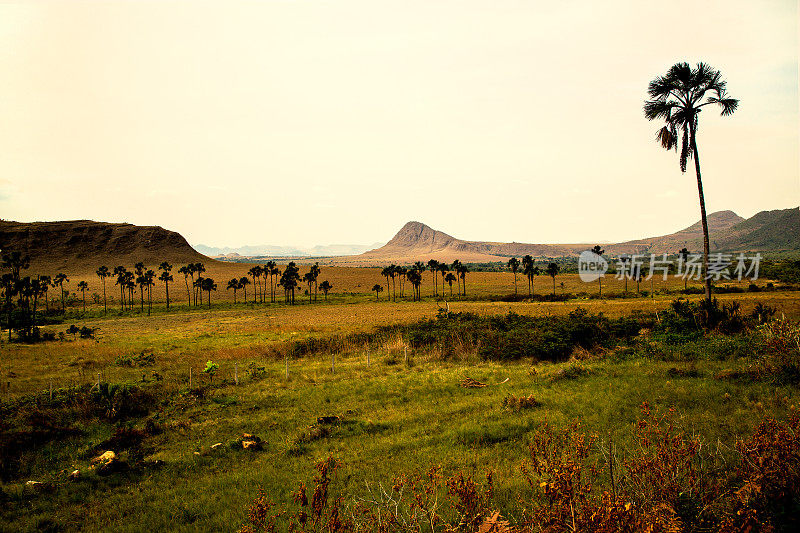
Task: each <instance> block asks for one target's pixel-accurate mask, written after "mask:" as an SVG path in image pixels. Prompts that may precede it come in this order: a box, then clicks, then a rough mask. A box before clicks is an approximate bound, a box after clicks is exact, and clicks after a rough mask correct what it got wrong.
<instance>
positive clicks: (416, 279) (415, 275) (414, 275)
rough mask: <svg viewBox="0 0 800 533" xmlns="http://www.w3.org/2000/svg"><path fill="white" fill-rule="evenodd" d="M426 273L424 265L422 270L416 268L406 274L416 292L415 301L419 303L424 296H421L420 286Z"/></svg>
mask: <svg viewBox="0 0 800 533" xmlns="http://www.w3.org/2000/svg"><path fill="white" fill-rule="evenodd" d="M424 271H425V265H422V270H420V269H419V268H417V267H416V265H415V266H414V268H411V269H409V270H408V272H406V277H407V278H408V281H409V283H411V286H412V287H413V291H414V298H413V299H414V300H416V301H419V300H420V299H421V298H422V294H420V285H422V273H423V272H424Z"/></svg>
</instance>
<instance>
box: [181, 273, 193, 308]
mask: <svg viewBox="0 0 800 533" xmlns="http://www.w3.org/2000/svg"><path fill="white" fill-rule="evenodd" d="M189 273H190V268H189V265H184V266H182V267H180V268H179V269H178V274H183V282H184V283H185V284H186V297H187V299H188V300H189V307H191V306H192V293H191V291H190V290H189Z"/></svg>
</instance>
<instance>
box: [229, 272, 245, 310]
mask: <svg viewBox="0 0 800 533" xmlns="http://www.w3.org/2000/svg"><path fill="white" fill-rule="evenodd" d="M244 279H247V278H244ZM241 288H242V286H241V284H240V283H239V280H238V279H236V278H231V279H230V281H228V286H227V287H226V289H228V290H233V303H234V304H235V303H236V291H238V290H239V289H241ZM244 301H245V302H247V297H245V299H244Z"/></svg>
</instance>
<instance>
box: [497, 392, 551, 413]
mask: <svg viewBox="0 0 800 533" xmlns="http://www.w3.org/2000/svg"><path fill="white" fill-rule="evenodd" d="M540 405H542V404H541V402H539V401H537V400H536V398H534V396H533V394H530V395H528V396H519V397H516V396H514V395H512V394H509V395H508V396H506V397H505V398H503V408H504V409H510V410H512V411H521V410H522V409H529V408H531V407H539V406H540Z"/></svg>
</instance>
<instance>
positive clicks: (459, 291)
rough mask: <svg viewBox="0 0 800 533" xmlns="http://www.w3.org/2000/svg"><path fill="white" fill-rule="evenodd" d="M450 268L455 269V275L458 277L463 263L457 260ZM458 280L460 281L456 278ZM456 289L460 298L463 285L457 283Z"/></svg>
mask: <svg viewBox="0 0 800 533" xmlns="http://www.w3.org/2000/svg"><path fill="white" fill-rule="evenodd" d="M450 268H452V269H453V272H455V273H456V275H457V274H458V273H459V271H460V269H461V261H459V260H458V259H455V260H454V261H453V264H452V265H450ZM457 279H458V278H456V280H457ZM456 288H457V289H458V295H459V296H461V284H460V283H457V284H456Z"/></svg>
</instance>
